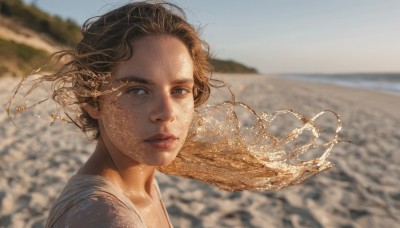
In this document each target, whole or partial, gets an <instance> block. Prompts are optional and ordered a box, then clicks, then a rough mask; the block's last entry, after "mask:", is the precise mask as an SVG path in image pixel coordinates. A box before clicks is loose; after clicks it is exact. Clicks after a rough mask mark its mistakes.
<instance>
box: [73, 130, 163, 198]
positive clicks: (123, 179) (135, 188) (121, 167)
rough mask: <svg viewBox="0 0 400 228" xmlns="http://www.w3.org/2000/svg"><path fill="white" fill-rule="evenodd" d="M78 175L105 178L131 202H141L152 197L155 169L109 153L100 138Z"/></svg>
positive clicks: (119, 154) (117, 154) (121, 155)
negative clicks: (133, 200)
mask: <svg viewBox="0 0 400 228" xmlns="http://www.w3.org/2000/svg"><path fill="white" fill-rule="evenodd" d="M78 173H79V174H91V175H100V176H103V177H105V178H106V179H108V180H109V181H111V182H112V183H114V184H115V185H116V186H118V187H119V188H120V189H121V191H122V192H123V193H124V194H125V195H127V196H128V197H129V198H130V199H131V200H132V199H136V200H139V201H141V200H144V199H146V198H148V197H152V196H153V195H154V194H153V193H152V191H153V190H154V188H153V185H154V175H155V167H153V166H145V165H143V164H139V163H137V162H135V161H134V160H132V159H131V158H129V157H127V156H125V155H124V154H122V153H115V152H114V153H110V151H109V150H108V149H107V148H106V146H105V144H104V142H103V140H102V139H101V137H100V138H99V140H98V143H97V146H96V149H95V151H94V152H93V154H92V156H91V157H90V158H89V159H88V161H87V162H86V163H85V164H84V165H83V166H82V168H81V169H80V170H79V172H78Z"/></svg>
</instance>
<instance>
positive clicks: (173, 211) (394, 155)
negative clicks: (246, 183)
mask: <svg viewBox="0 0 400 228" xmlns="http://www.w3.org/2000/svg"><path fill="white" fill-rule="evenodd" d="M220 77H222V78H223V79H225V80H226V81H228V82H229V83H230V84H231V85H232V87H233V90H234V91H235V94H236V96H237V98H238V100H240V101H243V102H246V103H247V104H249V105H251V106H253V107H254V108H255V109H256V110H257V111H259V112H267V113H271V112H273V111H275V110H279V109H288V108H289V109H294V110H296V111H298V112H300V113H302V114H304V115H306V116H307V117H311V116H313V115H315V114H316V113H318V112H319V111H321V110H324V109H329V110H334V111H336V112H337V113H339V114H340V116H341V119H342V122H343V125H344V128H343V131H342V133H341V137H342V138H343V139H346V140H348V141H351V142H342V143H340V144H338V145H337V146H336V147H335V148H334V149H333V151H332V154H331V156H330V160H331V161H333V162H334V163H335V165H336V166H335V167H334V168H332V169H330V170H328V171H326V172H324V173H321V174H319V175H317V176H315V177H313V178H311V179H309V180H308V181H306V182H304V183H302V184H299V185H296V186H292V187H289V188H287V189H284V190H280V191H276V192H248V191H244V192H226V191H222V190H218V189H216V188H214V187H211V186H208V185H206V184H203V183H200V182H197V181H194V180H188V179H183V178H179V177H172V176H166V175H163V174H160V175H158V180H159V184H160V187H161V191H162V195H163V199H164V201H165V204H166V207H167V210H168V212H169V215H170V217H171V220H172V223H173V224H174V226H175V227H396V226H397V227H398V226H400V181H399V180H400V149H399V148H400V131H399V129H400V115H399V113H400V100H399V98H400V96H398V95H392V94H385V93H379V92H372V91H367V90H359V89H353V88H345V87H339V86H333V85H320V84H313V83H309V82H297V81H289V80H280V79H278V78H276V77H271V76H248V75H236V76H220ZM16 83H17V80H16V79H14V78H1V79H0V101H1V106H0V111H1V112H0V227H43V225H44V222H45V219H46V216H47V214H48V209H49V207H50V205H51V202H52V201H53V200H54V199H55V197H56V196H57V194H58V193H59V191H60V190H61V189H62V187H63V185H64V184H65V183H66V181H67V180H68V178H69V177H70V176H71V175H73V174H74V172H76V171H77V169H78V168H79V166H80V165H82V163H83V162H84V161H85V159H87V157H88V156H89V155H90V153H91V151H92V150H93V147H94V144H93V143H90V142H89V141H88V140H86V139H85V137H83V136H82V134H81V133H80V132H79V131H78V130H76V129H75V128H74V127H73V126H72V125H70V124H66V123H62V122H56V123H55V124H54V125H53V126H51V127H50V126H49V123H50V121H51V120H50V119H49V118H47V117H45V116H41V117H40V118H39V117H35V116H39V115H41V113H36V112H26V113H24V114H22V115H21V116H20V117H19V119H18V121H17V126H14V125H13V124H12V123H11V122H10V120H9V119H8V117H7V115H6V113H5V111H4V109H5V103H6V102H7V99H8V96H9V91H10V89H11V88H12V85H14V84H16ZM44 107H45V108H46V109H50V110H51V106H50V105H45V106H44ZM326 124H328V125H329V124H331V123H326Z"/></svg>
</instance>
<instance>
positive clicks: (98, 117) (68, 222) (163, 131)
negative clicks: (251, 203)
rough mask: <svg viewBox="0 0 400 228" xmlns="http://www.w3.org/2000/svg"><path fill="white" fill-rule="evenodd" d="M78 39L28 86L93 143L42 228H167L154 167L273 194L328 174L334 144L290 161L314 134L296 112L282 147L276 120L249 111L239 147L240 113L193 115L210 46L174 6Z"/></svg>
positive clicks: (139, 5) (92, 27) (134, 14)
mask: <svg viewBox="0 0 400 228" xmlns="http://www.w3.org/2000/svg"><path fill="white" fill-rule="evenodd" d="M82 31H83V38H82V40H81V41H80V43H79V44H78V45H77V47H76V48H75V50H70V51H62V52H60V53H58V56H59V60H60V62H61V63H62V66H61V67H60V68H58V70H57V71H55V73H52V74H50V75H46V74H45V75H43V76H42V77H40V78H39V79H38V80H37V81H36V84H34V85H33V86H32V88H36V86H37V85H38V84H40V83H42V82H45V81H49V82H52V83H53V86H54V87H53V88H54V92H53V95H52V98H53V99H54V100H55V101H56V102H57V103H58V104H59V105H60V107H61V108H62V109H63V111H64V113H65V114H66V116H67V118H68V119H69V120H71V121H72V122H73V123H75V124H76V125H77V126H78V127H79V128H81V130H82V131H83V132H85V133H89V134H92V136H93V139H94V140H96V141H97V146H96V149H95V151H94V152H93V154H92V156H91V157H90V158H89V159H88V161H87V162H86V163H85V164H84V165H83V166H82V167H81V169H80V170H79V171H78V172H77V174H76V175H74V176H72V178H71V179H70V180H69V181H68V183H67V185H66V186H65V188H64V189H63V191H62V193H61V194H60V196H59V197H58V199H57V200H56V201H55V202H54V204H53V206H52V208H51V210H50V214H49V218H48V221H47V224H46V227H171V223H170V221H169V218H168V214H167V212H166V210H165V207H164V205H163V203H162V200H161V197H160V192H159V189H158V185H157V182H156V180H155V177H154V176H155V172H156V169H160V170H161V171H163V172H166V173H171V174H175V175H181V176H186V177H191V178H196V179H199V180H202V181H205V182H207V183H210V184H214V185H216V186H218V187H220V188H222V189H226V190H245V189H248V190H266V189H268V190H271V189H280V188H282V187H285V186H290V185H293V184H295V183H299V182H301V181H303V180H304V179H305V178H307V177H309V176H311V175H313V174H315V173H318V172H321V171H323V170H325V169H327V168H329V167H331V164H330V163H329V162H328V161H326V160H325V159H326V157H327V155H328V153H329V151H330V149H331V148H332V146H333V145H334V144H335V143H337V134H336V135H335V137H334V139H332V140H331V141H329V142H327V143H326V144H324V145H323V146H325V147H326V148H327V149H326V151H325V153H324V154H323V155H322V156H321V157H320V158H318V159H314V160H311V161H307V162H302V161H300V162H297V163H295V162H293V157H294V156H296V155H298V154H300V153H302V152H304V151H307V150H310V149H311V148H315V145H314V144H313V142H314V141H312V142H310V143H308V144H306V145H305V146H303V147H299V148H295V149H294V150H291V151H289V152H290V153H286V152H285V151H284V150H283V149H282V148H283V147H284V146H285V144H286V143H288V142H290V141H292V140H293V139H294V138H296V137H297V135H299V134H301V132H302V131H303V130H304V131H306V130H310V131H313V133H315V132H317V131H314V130H315V126H314V125H313V122H312V121H313V119H311V120H307V119H306V118H304V117H303V116H300V115H298V114H295V116H296V117H298V118H299V119H301V121H302V122H303V125H302V126H301V127H299V128H298V129H295V130H294V131H293V133H292V134H290V135H289V136H288V137H284V138H283V139H279V138H277V137H274V136H273V135H271V134H269V133H268V132H267V131H266V129H265V124H266V123H269V122H270V121H272V120H273V119H274V116H265V115H263V116H258V115H257V114H256V113H254V114H255V115H256V116H257V118H258V120H259V123H260V125H259V127H260V129H257V131H251V132H249V133H250V134H249V135H250V136H252V135H254V137H253V138H252V139H251V140H248V138H249V137H247V141H246V140H245V138H244V137H242V134H241V132H240V128H239V126H238V124H237V118H236V114H235V111H234V106H236V105H237V104H239V103H236V102H234V101H231V102H228V103H224V104H221V105H219V106H216V107H217V108H216V109H213V108H212V107H211V108H209V109H206V111H205V112H197V111H195V107H197V106H199V105H201V104H202V103H204V102H205V101H206V100H207V99H208V97H209V94H210V86H211V85H212V84H213V83H212V82H213V80H212V79H211V78H210V77H209V76H210V72H211V67H210V65H209V63H208V59H209V55H208V48H207V45H206V44H205V43H204V42H203V41H202V40H201V39H200V37H199V35H198V33H197V32H196V30H195V28H193V27H192V26H191V25H190V24H189V23H188V22H187V21H186V20H185V16H184V13H183V11H182V10H181V9H180V8H179V7H177V6H175V5H173V4H168V3H151V2H136V3H129V4H126V5H124V6H122V7H120V8H117V9H115V10H112V11H110V12H108V13H106V14H104V15H102V16H100V17H98V18H95V19H92V20H89V21H87V22H86V23H85V25H84V26H83V29H82ZM19 86H21V84H20V85H19ZM16 92H18V89H17V91H16ZM28 93H29V92H28ZM23 97H25V96H23ZM39 103H40V102H39ZM241 105H242V106H244V107H246V108H248V107H247V106H246V105H244V104H241ZM75 108H78V109H75ZM24 109H26V107H24V106H16V107H15V108H14V112H15V113H18V112H20V111H23V110H24ZM249 109H250V108H249ZM250 110H251V109H250ZM251 111H252V110H251ZM216 112H219V114H220V115H219V117H221V116H222V117H223V121H219V122H218V121H216V120H217V119H216V118H214V116H213V114H215V113H216ZM288 112H289V113H291V111H285V112H281V113H288ZM221 113H223V115H221ZM74 114H77V115H74ZM278 114H279V113H278ZM207 118H209V119H207ZM213 118H214V119H213ZM210 120H212V121H210ZM207 124H208V127H207ZM190 126H191V128H189V127H190ZM338 130H340V127H339V128H338ZM188 132H189V138H190V139H188V140H186V139H187V136H188ZM337 132H338V131H337ZM337 132H336V133H337ZM317 137H318V135H316V138H317ZM316 138H315V139H316ZM184 144H185V146H184ZM182 148H183V149H182ZM256 150H261V152H260V151H259V152H260V153H258V152H257V151H256ZM178 152H179V155H178ZM271 154H273V156H269V155H271ZM177 155H178V156H179V159H175V158H176V157H177ZM289 159H292V160H290V161H289ZM170 163H171V165H170ZM212 174H217V175H212Z"/></svg>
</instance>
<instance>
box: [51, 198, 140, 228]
mask: <svg viewBox="0 0 400 228" xmlns="http://www.w3.org/2000/svg"><path fill="white" fill-rule="evenodd" d="M67 225H68V226H69V227H113V228H119V227H146V226H145V225H144V223H143V221H142V219H141V217H140V215H139V214H138V213H137V212H136V211H132V210H129V209H127V208H125V207H123V206H121V205H120V204H119V203H118V201H117V200H116V199H114V198H113V197H107V196H96V197H90V198H88V199H85V200H82V201H80V202H79V203H78V204H76V205H73V206H72V207H71V208H70V209H69V210H68V212H67V213H66V214H64V216H63V217H62V218H60V220H59V221H57V223H56V226H55V227H66V226H67Z"/></svg>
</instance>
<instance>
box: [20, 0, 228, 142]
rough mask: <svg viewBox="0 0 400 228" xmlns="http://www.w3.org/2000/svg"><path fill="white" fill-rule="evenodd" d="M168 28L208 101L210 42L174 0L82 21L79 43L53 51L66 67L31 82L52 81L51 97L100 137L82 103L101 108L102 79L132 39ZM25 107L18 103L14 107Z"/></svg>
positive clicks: (200, 96) (199, 100) (126, 54)
mask: <svg viewBox="0 0 400 228" xmlns="http://www.w3.org/2000/svg"><path fill="white" fill-rule="evenodd" d="M163 34H166V35H172V36H174V37H176V38H178V39H179V40H180V41H182V42H183V43H184V44H185V46H186V47H187V49H188V51H189V54H190V55H191V58H192V60H193V64H194V66H193V77H194V83H195V85H194V91H193V94H194V102H195V106H196V107H197V106H199V105H200V104H203V103H204V102H205V101H206V100H207V99H208V97H209V95H210V86H211V85H212V83H211V82H213V81H214V82H217V81H218V80H214V79H211V71H212V67H211V65H210V63H209V48H208V45H207V43H205V42H204V41H203V40H201V39H200V36H199V31H198V30H196V29H195V28H194V27H193V26H192V25H190V24H189V23H188V22H187V21H186V16H185V13H184V12H183V10H182V9H181V8H179V7H178V6H176V5H174V4H171V3H160V2H135V3H129V4H126V5H124V6H122V7H120V8H117V9H115V10H112V11H110V12H108V13H106V14H104V15H102V16H98V17H93V18H90V19H88V20H87V21H86V22H85V23H84V25H83V27H82V35H83V38H82V40H81V41H80V42H79V43H78V44H77V46H76V48H75V49H74V50H64V51H60V52H57V53H55V54H54V55H53V57H55V58H56V60H57V61H58V63H61V67H59V68H58V69H57V70H56V71H55V73H51V74H47V75H43V76H42V77H41V78H39V79H38V80H37V82H36V83H35V85H34V86H32V88H35V87H37V86H38V84H40V83H42V82H43V81H50V82H53V95H52V98H53V99H54V100H55V101H56V102H57V103H58V104H59V105H60V106H61V108H62V109H63V110H64V113H65V114H66V115H67V117H68V118H69V119H70V120H71V121H72V122H73V123H75V124H76V125H77V126H78V127H79V128H80V129H81V130H82V131H83V132H85V133H93V138H94V139H97V138H98V136H99V129H98V121H97V120H96V119H94V118H92V117H91V116H90V115H89V114H88V112H87V111H86V110H85V109H84V108H83V106H85V105H92V106H94V107H96V108H98V98H99V96H101V95H104V94H105V93H107V92H109V91H101V90H100V89H101V87H102V85H103V84H104V83H105V82H106V81H107V80H108V79H109V77H110V76H111V73H112V72H113V70H115V69H116V67H118V65H119V63H121V62H123V61H126V60H128V59H129V58H130V57H131V56H132V54H133V52H134V51H135V50H133V48H132V45H131V42H132V41H135V40H137V39H140V38H142V37H144V36H149V35H155V36H157V35H163ZM218 82H221V81H218ZM20 85H21V84H20ZM215 85H216V84H215ZM220 85H221V84H220ZM72 105H75V106H76V105H78V106H79V107H80V110H78V115H72V114H76V113H73V112H72V111H71V109H70V108H69V107H71V106H72ZM18 108H19V109H18ZM25 108H26V107H17V109H16V110H15V111H17V112H18V111H22V110H23V109H25ZM76 111H77V110H75V111H74V112H76ZM79 112H80V113H79Z"/></svg>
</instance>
